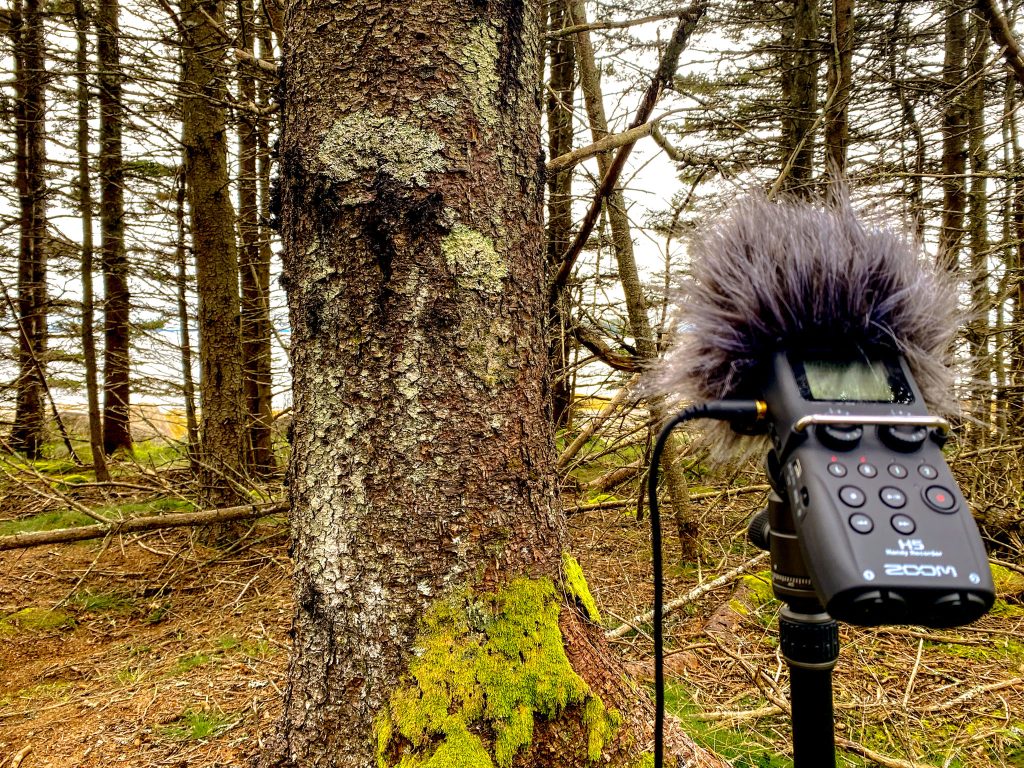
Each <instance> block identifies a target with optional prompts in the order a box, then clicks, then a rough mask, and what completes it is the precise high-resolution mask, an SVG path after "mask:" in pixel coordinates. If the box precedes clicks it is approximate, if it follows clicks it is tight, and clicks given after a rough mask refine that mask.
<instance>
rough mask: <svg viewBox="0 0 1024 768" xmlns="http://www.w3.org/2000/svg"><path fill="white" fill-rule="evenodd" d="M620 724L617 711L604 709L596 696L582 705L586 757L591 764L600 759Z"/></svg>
mask: <svg viewBox="0 0 1024 768" xmlns="http://www.w3.org/2000/svg"><path fill="white" fill-rule="evenodd" d="M621 724H622V716H621V715H620V714H619V713H618V711H617V710H614V709H612V710H608V709H605V706H604V702H603V701H601V700H600V699H599V698H597V697H596V696H591V697H590V698H589V699H587V703H586V704H584V705H583V727H584V728H586V729H587V757H588V758H589V759H590V760H591V762H597V761H598V760H600V759H601V752H602V751H604V746H605V744H607V743H608V742H609V741H610V740H611V738H612V737H613V736H614V735H615V732H616V731H617V730H618V729H619V726H620V725H621Z"/></svg>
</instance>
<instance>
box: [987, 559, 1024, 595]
mask: <svg viewBox="0 0 1024 768" xmlns="http://www.w3.org/2000/svg"><path fill="white" fill-rule="evenodd" d="M990 567H991V569H992V581H993V582H994V583H995V586H996V594H997V595H1019V594H1020V593H1022V592H1024V575H1021V574H1019V573H1017V572H1016V571H1011V570H1010V569H1009V568H1004V567H1003V566H1001V565H995V564H994V563H993V564H990Z"/></svg>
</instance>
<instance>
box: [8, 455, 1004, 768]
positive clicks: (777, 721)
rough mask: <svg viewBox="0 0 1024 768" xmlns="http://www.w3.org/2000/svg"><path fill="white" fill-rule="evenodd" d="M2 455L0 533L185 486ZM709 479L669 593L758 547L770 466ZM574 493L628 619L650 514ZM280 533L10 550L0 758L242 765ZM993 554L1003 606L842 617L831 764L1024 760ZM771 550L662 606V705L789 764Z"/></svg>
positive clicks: (278, 627)
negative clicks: (32, 466)
mask: <svg viewBox="0 0 1024 768" xmlns="http://www.w3.org/2000/svg"><path fill="white" fill-rule="evenodd" d="M44 471H47V470H45V469H44ZM62 472H63V474H62ZM6 474H7V475H8V478H9V481H8V482H7V483H6V484H4V483H0V536H2V535H5V534H9V533H14V532H17V531H22V530H29V529H36V530H38V529H45V528H56V527H64V526H66V525H68V524H74V523H79V524H81V523H83V522H88V520H87V519H85V520H82V519H80V518H78V517H76V515H77V514H78V513H69V512H67V511H66V504H64V503H62V502H61V498H62V496H65V497H66V496H67V495H69V494H70V495H73V496H74V498H75V499H76V500H77V501H78V502H79V503H82V504H85V505H88V506H97V507H99V506H102V505H107V507H108V508H109V507H110V505H112V504H114V505H116V506H117V507H118V508H119V509H121V510H122V511H125V510H127V511H129V513H134V514H153V513H154V512H158V511H160V510H161V509H163V510H171V509H180V508H181V506H182V505H183V503H184V502H183V501H182V500H181V499H179V498H175V497H174V495H173V494H170V495H168V494H166V493H164V492H156V491H148V490H145V489H144V486H146V485H147V484H149V483H150V482H151V481H152V480H153V478H154V475H153V473H152V472H147V473H145V474H144V475H143V476H140V477H139V478H135V479H134V480H131V479H130V478H126V477H121V478H119V479H120V480H121V482H124V483H126V485H123V486H119V487H118V488H115V489H113V490H111V489H106V490H104V491H103V493H105V494H106V497H105V498H103V497H101V495H100V493H101V492H100V490H99V489H95V488H94V487H91V486H89V485H88V484H87V483H82V482H81V480H80V479H79V480H76V481H75V482H69V479H70V478H71V475H68V474H67V468H66V467H65V468H63V469H62V468H60V467H50V468H49V469H48V474H47V477H48V478H50V480H51V485H50V490H51V491H52V492H53V493H50V494H49V496H48V498H41V497H39V496H38V495H37V494H33V493H29V492H28V491H27V490H26V488H25V485H24V483H23V482H14V481H13V480H10V477H11V474H10V473H6ZM167 479H168V478H167V477H164V478H163V480H167ZM584 479H585V478H584ZM702 482H706V483H707V484H706V485H700V484H695V485H694V488H693V490H694V496H695V498H696V499H697V501H695V504H696V507H697V509H698V511H699V514H700V515H701V524H702V530H703V531H704V532H705V533H706V539H705V549H704V553H703V558H702V565H700V566H695V565H689V564H687V565H682V564H680V558H679V554H678V549H677V548H676V545H675V542H673V541H671V540H670V541H669V542H667V550H668V551H667V557H666V562H668V563H670V564H673V565H670V566H669V573H668V574H667V585H666V591H667V597H668V599H672V598H677V597H679V596H681V595H684V594H685V593H687V592H688V591H689V590H691V589H692V588H693V587H695V586H696V585H699V584H703V583H707V582H709V581H711V580H712V579H714V578H715V577H717V576H719V575H720V574H723V573H726V572H727V571H729V570H730V569H734V568H736V567H737V566H741V565H743V564H744V563H748V564H749V561H750V560H751V558H753V557H755V556H756V555H757V553H756V552H755V551H752V549H751V548H750V547H749V545H747V544H746V543H745V541H744V533H745V527H746V521H747V519H748V518H749V516H750V515H751V513H752V512H753V511H755V510H756V509H757V508H758V507H759V506H760V505H762V504H763V502H764V496H765V494H764V492H763V490H762V491H753V492H751V491H749V490H743V485H744V484H745V483H748V484H749V483H750V482H760V481H756V480H754V479H753V475H751V478H747V479H744V478H739V479H737V478H731V479H730V481H729V482H728V483H726V481H724V480H723V481H720V482H717V483H715V482H711V481H702ZM162 485H163V486H164V487H165V488H166V487H167V485H168V483H166V482H163V483H162ZM170 485H173V480H172V483H170ZM129 486H132V487H129ZM62 489H63V490H62ZM633 490H635V489H633ZM633 490H630V491H629V493H625V492H622V493H623V498H626V497H628V496H629V494H631V493H632V492H633ZM114 495H116V497H117V498H113V496H114ZM569 498H570V500H569V501H567V504H566V506H567V507H569V508H570V509H578V508H574V507H573V502H572V501H571V498H572V497H571V496H570V497H569ZM585 500H586V501H590V502H593V501H595V500H596V501H599V502H603V503H604V507H606V508H603V509H600V508H599V509H589V510H586V511H575V513H574V514H571V515H570V525H571V527H572V532H573V547H574V552H575V554H576V555H577V557H578V558H579V560H580V562H581V564H582V565H583V567H584V571H585V573H586V574H587V576H588V579H589V583H590V587H591V590H592V592H593V593H594V596H595V597H596V599H597V602H598V604H599V606H600V608H601V610H602V612H603V618H604V623H605V625H606V626H607V627H609V628H614V627H617V626H619V625H621V624H623V623H624V622H625V621H629V622H632V623H636V622H635V621H633V617H636V616H640V615H642V614H643V613H644V612H645V611H647V610H649V607H650V596H651V589H650V576H649V573H650V560H649V542H648V534H647V524H646V522H638V521H637V518H636V510H635V505H634V504H633V503H629V502H627V503H626V504H625V505H624V506H621V507H618V508H607V507H608V506H610V505H611V504H614V503H615V501H614V497H610V496H601V497H599V498H596V497H593V496H592V497H591V498H589V499H585ZM591 506H594V505H591ZM62 508H63V511H62ZM669 538H670V539H671V537H669ZM287 544H288V542H287V525H286V522H285V520H284V518H283V517H269V518H263V519H261V520H260V521H259V522H258V523H256V524H253V525H252V526H251V527H250V528H249V530H248V532H247V533H246V535H245V537H244V538H242V539H241V540H240V541H239V542H238V543H237V544H235V545H234V546H232V547H229V548H212V547H207V546H204V545H202V544H201V543H199V540H198V537H197V535H196V533H195V532H194V531H190V530H183V529H175V530H164V531H151V532H147V533H144V534H138V535H134V536H122V537H116V538H110V539H107V540H96V541H87V542H82V543H77V544H62V545H49V546H42V547H36V548H32V549H22V550H13V551H8V552H3V553H0V768H42V767H43V766H52V767H53V768H65V767H67V768H71V767H72V766H73V767H75V768H92V767H94V766H95V767H97V768H98V767H99V766H112V765H113V766H119V765H123V766H139V767H140V768H141V767H143V766H183V767H184V766H188V767H189V768H215V767H227V766H238V767H239V768H241V767H243V766H247V765H249V761H250V760H251V758H252V757H253V756H254V755H255V754H257V753H258V751H259V749H260V748H261V745H262V744H263V743H264V741H265V740H266V739H268V738H269V737H270V735H271V734H272V733H273V729H274V727H275V723H276V720H277V718H278V716H279V714H280V709H281V698H282V689H283V687H284V680H285V676H286V671H287V670H286V667H287V659H288V647H289V646H288V643H289V638H288V629H289V625H290V622H291V617H292V601H291V594H290V584H289V573H290V563H289V560H288V554H287ZM1001 556H1002V557H1004V558H1007V555H1005V554H1003V555H1001ZM1003 562H1004V563H1005V565H1004V567H997V568H996V577H997V583H998V588H999V592H1000V599H999V601H998V602H997V605H996V609H995V610H994V611H993V612H992V613H991V614H990V615H989V616H987V617H985V618H984V619H982V620H981V621H979V622H977V623H976V624H974V625H972V626H970V627H965V628H960V629H956V630H943V631H934V630H923V629H919V628H914V627H890V628H885V629H870V630H868V629H855V628H850V627H843V629H842V633H841V637H842V652H841V656H840V661H839V664H838V666H837V668H836V671H835V675H834V680H835V683H834V684H835V702H836V709H837V736H838V737H839V741H840V745H841V748H840V751H839V765H840V766H871V765H882V766H894V767H896V768H908V766H919V767H920V768H926V767H929V766H934V767H935V768H939V767H940V766H941V767H942V768H983V767H987V766H1016V767H1017V768H1021V767H1022V766H1024V607H1022V606H1021V603H1022V598H1024V568H1021V564H1022V563H1024V557H1022V558H1020V559H1018V560H1017V561H1016V562H1014V561H1010V560H1007V561H1003ZM766 569H767V563H766V561H763V560H761V561H758V562H757V563H755V564H753V565H750V566H749V568H748V572H747V573H745V574H742V575H737V576H736V577H735V578H732V579H730V580H728V581H727V583H725V584H724V585H722V586H721V587H719V588H717V589H712V590H709V591H707V592H706V593H704V594H703V595H701V596H699V597H698V598H696V599H694V600H692V601H689V602H687V603H686V604H684V605H681V606H680V607H678V608H677V609H676V610H674V611H673V612H672V613H671V614H670V616H669V619H668V622H667V629H668V632H669V643H670V648H669V656H668V659H667V667H668V679H669V686H668V696H667V698H668V706H669V709H670V711H672V712H673V713H674V714H675V715H676V716H678V717H679V718H680V719H681V720H682V721H683V724H684V727H685V728H686V729H687V730H688V731H689V732H690V733H691V734H693V735H694V736H695V738H697V739H698V741H700V742H702V743H704V744H705V745H706V746H709V747H710V748H712V749H715V750H716V751H718V752H719V753H720V754H722V755H724V756H725V757H727V758H728V759H730V760H731V761H732V763H733V765H735V766H737V768H781V767H782V766H787V765H791V761H790V759H789V758H788V757H787V755H789V754H791V752H790V747H789V735H788V734H789V727H788V718H787V715H786V714H785V712H784V711H783V708H784V707H785V704H786V695H787V687H786V673H785V667H784V664H783V662H782V660H781V657H780V654H779V651H778V647H777V646H778V644H777V635H776V620H777V615H778V609H779V603H778V602H777V601H775V600H774V599H773V598H772V596H771V590H770V587H769V586H768V583H767V581H766V576H767V570H766ZM638 629H639V632H637V631H632V630H631V631H630V632H628V633H627V634H626V635H625V636H623V637H621V638H618V639H615V640H614V641H613V643H614V646H615V647H616V648H617V649H618V650H619V651H620V652H621V653H622V655H623V657H624V658H625V659H626V661H627V663H628V664H629V665H630V667H631V669H632V671H633V672H634V674H635V675H636V676H637V677H639V678H640V679H642V680H644V681H647V682H649V681H650V678H651V675H652V667H651V660H650V659H651V646H650V642H649V637H648V636H647V635H646V630H647V627H646V626H645V625H643V624H639V625H638Z"/></svg>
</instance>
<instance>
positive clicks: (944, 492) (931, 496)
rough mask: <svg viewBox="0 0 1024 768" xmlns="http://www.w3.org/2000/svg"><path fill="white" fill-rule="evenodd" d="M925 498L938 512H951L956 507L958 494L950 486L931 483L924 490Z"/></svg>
mask: <svg viewBox="0 0 1024 768" xmlns="http://www.w3.org/2000/svg"><path fill="white" fill-rule="evenodd" d="M924 500H925V501H926V502H927V503H928V506H929V507H931V508H932V509H934V510H935V511H936V512H942V513H943V514H947V515H948V514H949V513H950V512H952V511H953V510H955V509H956V496H954V495H953V492H952V491H951V490H949V489H948V488H943V487H942V486H941V485H929V486H928V487H927V488H926V489H925V492H924Z"/></svg>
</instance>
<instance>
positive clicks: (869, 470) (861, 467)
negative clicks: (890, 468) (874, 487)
mask: <svg viewBox="0 0 1024 768" xmlns="http://www.w3.org/2000/svg"><path fill="white" fill-rule="evenodd" d="M857 471H858V472H860V473H861V474H862V475H863V476H864V477H874V476H875V475H877V474H878V469H877V468H876V467H875V465H874V464H866V463H865V464H858V465H857Z"/></svg>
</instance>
